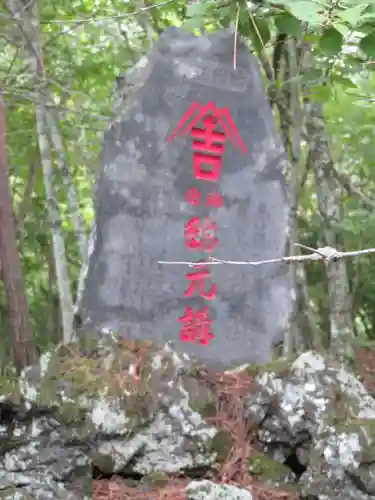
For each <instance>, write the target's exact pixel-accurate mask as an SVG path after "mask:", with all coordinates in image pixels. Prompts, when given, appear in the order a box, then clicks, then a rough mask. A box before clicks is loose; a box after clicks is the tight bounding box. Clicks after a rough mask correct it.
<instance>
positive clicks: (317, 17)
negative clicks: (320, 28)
mask: <svg viewBox="0 0 375 500" xmlns="http://www.w3.org/2000/svg"><path fill="white" fill-rule="evenodd" d="M290 10H291V12H292V14H293V15H294V16H295V17H296V18H297V19H299V20H300V21H303V22H305V23H309V24H314V23H322V22H323V16H322V15H321V11H322V7H321V6H320V5H319V4H317V3H316V2H313V1H310V2H307V1H303V2H293V3H291V4H290Z"/></svg>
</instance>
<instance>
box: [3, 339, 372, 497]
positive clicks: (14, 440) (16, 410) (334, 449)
mask: <svg viewBox="0 0 375 500" xmlns="http://www.w3.org/2000/svg"><path fill="white" fill-rule="evenodd" d="M141 353H143V354H142V360H143V361H142V365H140V366H142V369H141V370H138V372H137V373H138V375H137V376H138V377H139V378H138V379H137V380H135V379H134V376H135V375H134V374H135V373H136V371H135V366H136V365H137V363H138V361H139V359H140V356H141ZM197 368H199V366H197V365H196V364H194V363H192V362H191V361H190V360H189V359H188V358H187V356H186V355H185V356H179V355H178V354H176V353H175V352H174V351H173V350H171V349H170V347H169V346H168V345H166V346H164V347H163V348H159V347H158V346H157V345H148V346H147V349H146V350H144V351H142V349H141V347H140V346H139V343H137V342H133V343H129V342H126V343H124V342H122V343H114V342H112V341H110V339H109V337H104V338H102V339H100V340H99V341H96V340H95V341H93V342H92V343H90V344H86V345H84V346H82V344H81V345H79V346H78V345H75V344H72V345H70V346H67V347H61V348H59V349H57V350H56V351H54V352H51V353H49V354H46V355H44V356H43V357H42V359H41V362H40V365H39V366H37V367H33V368H29V369H27V370H25V372H24V373H23V374H22V376H21V377H20V378H19V379H17V378H15V379H14V380H5V379H1V378H0V387H1V391H0V393H1V394H2V395H1V398H0V457H1V458H0V499H6V500H15V499H20V500H62V499H64V500H65V499H67V500H82V499H83V500H88V499H89V498H91V483H92V480H91V467H92V466H94V467H95V468H96V469H97V470H98V471H99V472H100V473H102V474H107V475H111V474H116V475H118V476H124V477H133V478H134V477H139V478H141V479H140V480H133V483H136V484H135V485H134V486H132V487H134V488H135V489H134V492H135V493H136V492H138V493H139V492H142V491H149V488H150V486H149V485H150V484H155V479H156V478H158V481H159V483H160V481H161V479H163V481H164V482H165V481H166V480H168V477H181V476H182V477H187V478H191V479H193V478H195V479H196V477H197V476H196V474H197V471H200V474H201V476H200V477H201V478H205V479H204V480H203V479H202V480H194V481H190V483H189V484H188V486H187V488H186V491H185V494H186V498H187V500H214V499H215V500H216V499H221V500H252V499H253V498H257V496H256V495H257V494H256V492H255V491H252V490H251V488H250V489H249V488H246V489H245V488H242V489H241V488H239V487H238V485H233V484H226V485H223V484H220V485H219V484H216V483H215V482H214V481H213V479H211V481H208V480H207V479H206V478H207V477H209V478H213V477H214V474H213V471H214V470H216V469H217V466H218V465H219V464H220V463H221V462H220V459H219V456H220V450H219V449H218V447H217V444H218V440H217V439H216V438H217V436H218V435H219V432H218V431H219V429H216V428H215V427H214V426H213V425H212V424H210V423H209V422H208V421H207V420H206V417H205V416H204V415H206V411H207V408H208V407H212V403H213V402H214V401H215V399H214V395H213V393H212V388H210V386H209V385H208V384H207V383H204V381H203V379H201V378H199V376H198V373H199V371H198V370H197ZM243 369H245V370H246V372H247V373H248V374H252V375H253V377H254V383H253V386H252V389H251V392H250V393H248V394H247V395H246V397H245V398H244V399H243V406H244V409H245V410H246V415H247V417H248V418H249V424H250V425H252V426H254V424H256V425H255V427H254V429H255V436H254V437H255V438H256V439H255V440H254V438H253V440H252V447H253V446H256V449H257V450H258V451H255V449H254V450H253V452H252V454H251V456H250V459H249V463H248V467H249V471H250V473H251V475H253V476H254V479H255V480H257V484H258V489H257V491H259V484H260V485H263V486H265V487H279V488H282V489H284V490H287V491H291V492H294V494H296V492H297V493H298V495H299V498H300V499H301V500H342V499H345V500H347V499H349V500H358V499H359V500H375V467H374V464H375V453H374V449H375V447H374V440H375V401H374V399H373V398H372V397H371V396H370V395H369V394H368V393H367V392H366V390H365V389H364V387H363V386H362V384H361V383H360V382H359V381H358V380H357V378H356V377H355V376H354V375H353V374H352V373H350V372H349V371H348V370H347V369H344V368H342V367H341V366H340V365H339V364H337V363H336V362H335V361H333V360H331V359H329V358H328V357H327V358H324V357H323V356H321V355H319V354H316V353H313V352H307V353H304V354H302V355H300V356H299V357H298V358H297V359H296V360H294V361H292V360H289V361H287V360H278V361H276V362H272V363H270V364H268V365H265V366H255V365H249V366H248V367H245V368H243ZM137 481H138V484H137ZM251 484H253V483H251Z"/></svg>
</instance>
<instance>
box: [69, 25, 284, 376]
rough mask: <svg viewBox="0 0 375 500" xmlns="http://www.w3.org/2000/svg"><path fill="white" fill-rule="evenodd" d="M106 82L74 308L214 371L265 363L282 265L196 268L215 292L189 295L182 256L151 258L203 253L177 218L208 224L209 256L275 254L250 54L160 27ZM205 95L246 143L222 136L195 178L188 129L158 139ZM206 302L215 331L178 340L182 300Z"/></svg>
mask: <svg viewBox="0 0 375 500" xmlns="http://www.w3.org/2000/svg"><path fill="white" fill-rule="evenodd" d="M119 87H120V91H119V92H118V94H117V101H116V105H115V110H116V113H117V114H118V117H117V119H116V120H115V121H114V122H113V123H112V125H111V127H110V129H109V130H108V131H107V133H106V134H105V138H104V144H103V152H102V160H101V170H100V175H99V177H98V181H97V187H96V196H95V211H96V220H95V223H94V226H93V229H92V234H91V244H90V255H89V258H88V266H87V268H86V269H85V272H84V273H83V275H82V280H81V291H82V293H81V294H80V300H79V304H78V315H79V316H80V317H81V320H82V321H83V322H84V323H85V324H90V323H91V324H92V325H94V326H95V327H97V328H102V329H104V328H107V329H108V330H110V331H113V332H116V333H118V334H121V335H122V336H123V337H125V338H132V339H135V338H138V339H145V340H152V341H154V342H159V343H161V344H163V343H165V342H166V341H172V342H174V347H175V349H176V350H180V351H184V352H186V353H188V354H189V355H194V356H196V357H198V358H199V359H200V360H201V361H203V362H205V363H206V365H209V364H212V365H213V366H215V368H218V367H219V365H225V366H234V365H236V366H237V365H238V364H241V363H243V362H249V361H260V362H264V361H269V360H270V359H271V352H272V346H273V344H274V343H278V342H279V341H280V340H281V339H282V338H283V333H284V330H285V329H286V328H287V326H288V320H289V315H290V309H291V300H292V298H291V296H292V293H291V284H290V281H289V277H288V276H289V275H288V268H287V267H285V266H284V265H281V264H275V265H265V266H258V267H250V266H227V265H215V266H210V272H211V276H212V280H213V281H214V282H215V283H216V285H217V296H216V298H215V299H214V300H213V301H210V303H209V304H208V302H207V301H203V299H202V298H201V297H199V296H193V297H190V298H186V297H184V293H185V291H186V289H187V285H188V281H187V278H186V274H187V272H189V268H188V267H187V266H180V265H160V264H158V261H192V260H193V261H194V262H196V261H198V260H199V259H202V258H204V259H207V253H203V252H191V251H189V250H188V249H187V248H186V246H185V243H184V226H185V224H186V223H187V221H188V220H189V218H191V217H199V218H202V219H203V218H205V217H208V218H210V219H211V220H212V221H214V222H215V223H216V224H217V233H216V236H217V238H218V240H219V244H218V246H217V247H215V248H214V250H213V252H212V256H213V257H215V258H219V259H230V260H235V261H238V260H239V261H243V260H263V259H271V258H275V257H277V256H282V255H284V250H285V246H286V243H287V236H288V235H287V231H288V213H289V205H288V199H287V198H288V197H287V192H286V183H285V179H284V170H285V167H286V160H285V155H284V152H283V150H282V146H281V142H280V140H279V138H278V137H277V135H276V132H275V127H274V122H273V118H272V113H271V109H270V106H269V104H268V101H267V99H266V95H265V90H264V87H263V82H262V78H261V75H260V71H259V67H258V63H257V62H256V60H255V58H254V57H253V56H252V55H251V54H250V53H249V50H248V48H247V47H246V46H245V45H244V44H243V43H242V42H239V44H238V49H237V69H236V71H233V33H230V32H221V33H217V34H215V35H210V36H207V37H206V36H201V37H195V36H194V35H192V34H187V33H184V32H183V31H182V30H180V29H176V28H170V29H168V30H167V31H166V32H165V33H164V34H163V35H162V36H161V37H160V39H159V41H158V42H157V44H156V45H155V47H154V48H153V50H152V51H151V52H150V54H148V56H147V57H145V58H143V59H142V60H141V61H140V62H139V63H138V65H137V66H136V67H135V68H133V69H132V70H131V71H130V72H129V73H128V74H127V75H126V76H125V77H124V78H123V79H122V82H121V83H120V85H119ZM209 102H213V103H214V104H215V106H216V107H218V108H220V109H223V108H225V107H226V108H228V110H229V112H230V114H231V116H232V118H233V121H234V123H235V125H236V127H237V129H238V131H239V134H240V136H241V138H242V141H243V143H244V145H245V147H246V152H245V153H244V152H243V151H241V149H239V148H236V147H235V146H236V144H234V145H233V144H231V141H230V140H229V139H228V140H227V141H226V143H225V152H224V155H223V157H222V169H221V171H220V179H219V182H218V183H214V182H203V181H198V180H196V179H195V177H194V175H193V157H192V142H191V138H190V136H189V134H187V135H185V136H177V137H175V139H174V140H173V141H172V142H170V143H168V138H169V137H170V134H171V133H172V131H173V130H174V129H175V127H177V125H178V123H179V121H180V119H181V118H182V117H183V116H184V115H185V113H186V112H187V111H188V109H189V108H190V106H191V105H192V104H193V103H199V104H200V105H202V106H206V105H207V103H209ZM197 126H200V127H202V126H203V125H202V122H201V121H200V122H199V123H198V125H197ZM219 128H220V127H219ZM237 145H238V144H237ZM190 188H197V189H199V190H200V191H201V194H202V197H203V198H204V199H205V197H206V196H207V195H208V194H210V193H211V192H216V191H217V190H219V191H220V193H221V195H222V197H223V202H224V205H223V207H221V208H210V207H207V206H206V205H205V204H204V203H203V204H202V206H199V207H197V206H192V205H191V204H189V203H188V201H186V199H185V195H186V192H187V191H188V190H189V189H190ZM207 286H209V284H207ZM207 304H208V306H209V311H210V312H209V314H210V316H211V319H212V320H213V322H214V323H213V325H212V331H213V333H214V335H215V336H216V338H215V339H213V340H212V341H211V343H210V345H206V346H202V345H200V344H194V343H182V342H181V341H180V337H179V333H180V329H181V324H180V323H179V321H178V320H179V318H180V317H182V316H183V314H184V313H185V311H186V307H188V306H189V307H192V308H197V309H201V308H202V307H203V306H204V305H207Z"/></svg>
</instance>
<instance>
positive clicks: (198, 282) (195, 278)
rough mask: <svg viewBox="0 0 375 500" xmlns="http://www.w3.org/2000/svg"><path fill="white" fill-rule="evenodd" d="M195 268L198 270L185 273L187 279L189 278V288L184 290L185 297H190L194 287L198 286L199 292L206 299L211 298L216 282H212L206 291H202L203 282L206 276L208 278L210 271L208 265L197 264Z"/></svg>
mask: <svg viewBox="0 0 375 500" xmlns="http://www.w3.org/2000/svg"><path fill="white" fill-rule="evenodd" d="M195 269H196V270H197V271H198V272H194V273H189V274H187V275H186V277H187V279H188V280H190V285H189V288H188V289H187V290H186V292H185V297H191V296H192V295H193V294H194V292H195V289H196V288H197V287H199V294H200V296H201V297H203V298H204V299H206V300H213V299H214V298H215V297H216V283H212V285H211V288H210V290H209V291H208V292H205V291H204V284H205V283H204V282H205V280H206V279H207V278H209V277H210V276H211V275H210V271H209V270H208V267H207V266H205V265H202V264H201V265H197V266H195Z"/></svg>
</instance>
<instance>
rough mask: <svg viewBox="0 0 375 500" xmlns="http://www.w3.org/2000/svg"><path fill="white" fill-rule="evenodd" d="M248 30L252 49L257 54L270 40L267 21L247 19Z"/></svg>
mask: <svg viewBox="0 0 375 500" xmlns="http://www.w3.org/2000/svg"><path fill="white" fill-rule="evenodd" d="M254 24H255V26H254ZM249 30H250V33H249V34H250V38H251V41H252V42H253V47H254V49H255V50H256V51H257V52H259V51H261V50H262V49H263V48H264V46H265V45H266V44H267V43H268V42H269V41H270V39H271V33H270V30H269V27H268V23H267V21H266V20H265V19H263V18H259V19H254V18H253V19H249Z"/></svg>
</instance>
